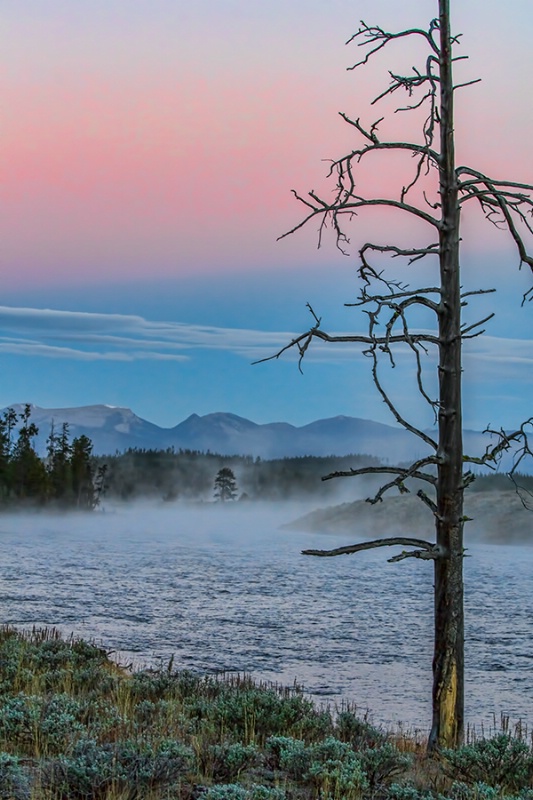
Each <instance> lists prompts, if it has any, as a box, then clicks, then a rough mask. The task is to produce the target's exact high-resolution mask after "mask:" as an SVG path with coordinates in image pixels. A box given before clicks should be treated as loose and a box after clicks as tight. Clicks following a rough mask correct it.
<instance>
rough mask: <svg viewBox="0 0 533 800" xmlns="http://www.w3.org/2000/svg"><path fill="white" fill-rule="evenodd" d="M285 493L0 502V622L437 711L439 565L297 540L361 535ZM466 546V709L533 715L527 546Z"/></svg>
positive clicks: (397, 710)
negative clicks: (39, 511) (207, 500)
mask: <svg viewBox="0 0 533 800" xmlns="http://www.w3.org/2000/svg"><path fill="white" fill-rule="evenodd" d="M303 510H308V509H295V508H289V507H288V506H280V507H277V508H275V509H273V508H269V507H262V506H256V505H253V506H248V507H243V506H239V507H236V506H235V507H223V508H215V507H214V506H206V507H205V508H203V509H187V508H180V507H179V506H171V507H169V506H166V507H165V508H164V509H158V508H148V507H144V508H143V507H136V508H132V509H127V510H124V509H123V510H120V509H119V510H116V511H115V512H108V513H94V514H88V515H87V514H85V515H83V514H79V515H65V516H47V515H42V516H38V515H35V516H16V515H13V516H11V515H10V516H6V515H4V516H2V517H0V548H1V552H2V556H1V559H0V608H1V620H2V622H3V623H7V624H11V625H15V626H18V627H20V628H29V627H31V626H33V625H36V626H55V627H58V628H59V629H60V630H61V631H62V632H63V633H65V634H70V633H74V634H75V635H81V636H83V637H86V638H89V639H92V640H95V641H96V642H97V643H99V644H102V645H103V646H104V647H106V648H107V649H108V650H113V651H116V652H117V653H118V654H119V655H120V658H121V660H122V662H123V663H125V662H131V661H133V663H134V665H135V666H137V667H138V666H145V665H153V664H154V663H155V664H159V663H161V661H163V662H166V661H168V659H169V658H170V657H171V656H173V657H174V665H175V666H176V667H178V668H188V669H194V670H201V671H213V670H217V671H237V672H247V673H251V674H252V675H254V676H255V677H256V678H258V679H266V680H269V681H276V682H279V683H285V684H291V683H293V682H294V681H296V682H298V683H299V684H301V685H303V687H304V688H305V690H306V691H307V692H308V693H309V694H310V695H311V696H312V697H313V698H314V699H316V700H317V701H318V702H328V703H330V704H333V705H335V704H337V705H338V704H341V703H345V702H350V703H353V704H356V706H357V707H358V709H359V710H360V711H361V712H365V711H366V710H369V711H370V713H371V717H372V719H373V720H374V721H375V722H376V723H383V724H387V725H391V724H392V725H394V726H396V725H397V724H398V723H402V724H403V725H404V726H407V727H408V728H409V729H411V730H413V729H417V730H421V731H425V730H427V729H428V728H429V726H430V695H431V657H432V566H431V564H427V563H425V562H420V561H418V560H415V559H408V560H406V561H403V562H401V563H399V564H388V563H387V561H386V559H387V557H388V556H390V555H391V552H393V551H392V550H373V551H367V552H364V553H360V554H358V555H355V556H354V555H352V556H348V557H344V556H343V557H340V558H334V559H318V558H310V557H305V556H302V555H301V554H300V550H301V549H302V548H303V547H311V548H312V547H318V548H329V547H336V546H339V545H342V544H347V543H349V542H350V541H351V540H350V539H347V538H346V536H340V535H334V536H333V535H327V536H325V535H320V534H316V533H315V534H310V533H303V532H294V531H290V532H289V531H286V530H282V529H280V528H279V526H280V525H281V524H282V523H285V522H288V521H290V520H291V519H294V518H295V517H296V516H298V515H299V513H301V512H302V511H303ZM469 553H470V554H471V556H472V557H470V558H467V559H466V560H465V582H466V587H465V592H466V600H465V602H466V615H467V616H466V619H467V625H466V675H467V678H466V711H467V718H468V720H469V722H470V723H472V724H475V726H476V727H477V728H478V729H479V727H480V725H481V724H483V726H484V727H485V729H487V727H490V726H491V724H492V721H493V719H494V717H495V718H496V720H497V722H498V721H499V719H500V715H501V714H504V715H508V716H509V717H510V719H511V721H512V722H516V721H518V720H519V719H522V720H523V721H525V722H527V724H528V725H529V727H530V728H531V726H532V724H533V646H532V645H533V547H517V546H515V547H509V546H503V545H479V544H478V545H475V546H472V548H471V550H469Z"/></svg>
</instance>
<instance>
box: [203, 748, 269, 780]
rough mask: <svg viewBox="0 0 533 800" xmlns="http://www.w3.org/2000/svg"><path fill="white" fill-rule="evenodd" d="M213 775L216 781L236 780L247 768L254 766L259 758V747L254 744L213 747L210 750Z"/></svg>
mask: <svg viewBox="0 0 533 800" xmlns="http://www.w3.org/2000/svg"><path fill="white" fill-rule="evenodd" d="M209 750H210V753H209V755H210V761H211V773H212V775H213V778H214V779H215V780H229V781H232V780H235V779H236V778H238V777H239V775H240V774H241V772H242V771H243V770H244V769H246V768H247V767H250V766H252V764H253V763H254V762H255V759H256V756H257V747H256V746H255V745H253V744H249V745H244V744H241V742H236V743H235V744H224V745H213V746H212V747H210V748H209Z"/></svg>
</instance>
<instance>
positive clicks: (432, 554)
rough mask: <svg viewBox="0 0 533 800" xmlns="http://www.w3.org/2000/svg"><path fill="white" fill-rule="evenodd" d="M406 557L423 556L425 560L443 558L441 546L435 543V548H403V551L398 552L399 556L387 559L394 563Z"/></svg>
mask: <svg viewBox="0 0 533 800" xmlns="http://www.w3.org/2000/svg"><path fill="white" fill-rule="evenodd" d="M406 558H421V559H423V560H424V561H436V560H437V559H438V558H441V552H440V548H439V547H438V546H437V545H435V548H434V550H432V551H429V550H409V551H407V550H402V552H401V553H398V555H397V556H392V558H388V559H387V561H388V562H389V564H394V563H396V562H397V561H403V560H404V559H406Z"/></svg>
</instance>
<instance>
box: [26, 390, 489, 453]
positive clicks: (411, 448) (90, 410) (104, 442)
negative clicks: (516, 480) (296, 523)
mask: <svg viewBox="0 0 533 800" xmlns="http://www.w3.org/2000/svg"><path fill="white" fill-rule="evenodd" d="M23 407H24V405H23V404H20V403H18V404H14V405H13V406H10V408H14V409H15V410H16V411H21V410H22V409H23ZM31 419H32V421H33V422H35V424H36V425H37V427H38V428H39V436H38V439H37V448H38V450H39V452H40V453H44V452H45V450H46V439H47V437H48V435H49V433H50V428H51V425H52V423H53V424H54V425H55V426H56V429H57V428H58V427H60V426H61V425H62V424H63V423H64V422H67V423H68V425H69V428H70V434H71V436H72V437H74V436H80V435H81V434H85V435H86V436H89V438H90V439H91V440H92V442H93V445H94V452H95V454H97V455H108V454H113V453H115V452H116V451H119V452H122V451H124V450H126V449H128V448H145V449H161V448H163V449H164V448H168V447H174V448H175V449H176V450H179V449H180V448H181V449H184V450H200V451H204V452H205V451H207V450H210V451H211V452H213V453H220V454H221V455H250V456H253V457H258V456H259V457H260V458H265V459H272V458H284V457H291V456H305V455H312V456H327V455H338V456H343V455H349V454H351V453H367V454H369V455H373V456H377V457H378V458H381V459H383V460H385V461H388V462H390V463H398V462H402V461H410V460H412V459H415V458H419V457H421V456H422V455H424V454H425V453H426V452H427V447H426V445H425V444H424V443H423V442H422V441H421V440H418V439H417V438H416V437H414V436H412V435H411V434H410V433H408V432H407V431H405V430H403V429H402V428H395V427H392V426H391V425H384V424H382V423H379V422H373V421H371V420H365V419H360V418H358V417H347V416H337V417H331V418H329V419H320V420H316V421H315V422H311V423H309V424H308V425H303V426H301V427H297V426H295V425H290V424H289V423H288V422H271V423H267V424H263V425H260V424H257V423H255V422H252V421H251V420H248V419H245V418H243V417H239V416H237V415H236V414H230V413H224V412H217V413H213V414H206V415H205V416H202V417H201V416H199V415H198V414H191V416H190V417H188V418H187V419H185V420H183V422H180V423H179V424H178V425H176V426H174V427H173V428H161V427H159V426H158V425H155V424H154V423H152V422H148V421H147V420H144V419H142V418H141V417H138V416H137V415H136V414H135V413H134V412H133V411H131V409H129V408H118V407H115V406H108V405H93V406H81V407H76V408H40V407H38V406H32V416H31ZM465 443H466V446H467V447H468V449H469V451H470V452H472V453H475V454H476V455H479V454H480V453H482V452H483V450H484V448H485V446H486V445H487V443H488V440H487V439H486V437H483V435H482V434H481V433H480V432H477V431H465Z"/></svg>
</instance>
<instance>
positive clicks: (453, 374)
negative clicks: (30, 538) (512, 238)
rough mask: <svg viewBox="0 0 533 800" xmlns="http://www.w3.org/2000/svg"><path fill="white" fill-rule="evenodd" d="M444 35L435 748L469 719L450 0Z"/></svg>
mask: <svg viewBox="0 0 533 800" xmlns="http://www.w3.org/2000/svg"><path fill="white" fill-rule="evenodd" d="M439 21H440V39H441V69H440V81H441V84H440V90H441V120H440V129H441V159H442V163H441V165H440V197H441V204H442V223H443V224H442V227H441V232H440V248H439V250H440V275H441V301H440V304H439V311H438V321H439V342H440V345H439V389H440V391H439V417H438V422H439V442H438V444H439V449H438V453H437V455H438V468H437V522H436V529H437V545H439V546H440V547H441V548H442V550H443V552H444V553H445V554H446V555H445V557H444V558H440V559H437V560H436V561H435V651H434V658H433V724H432V729H431V734H430V739H429V748H430V749H436V748H439V747H457V746H458V745H459V744H460V742H461V739H462V736H463V724H464V655H463V650H464V611H463V442H462V415H461V289H460V274H459V223H460V219H459V203H458V186H457V176H456V171H455V153H454V127H453V124H454V122H453V82H452V54H451V49H452V48H451V32H450V14H449V0H439Z"/></svg>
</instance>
